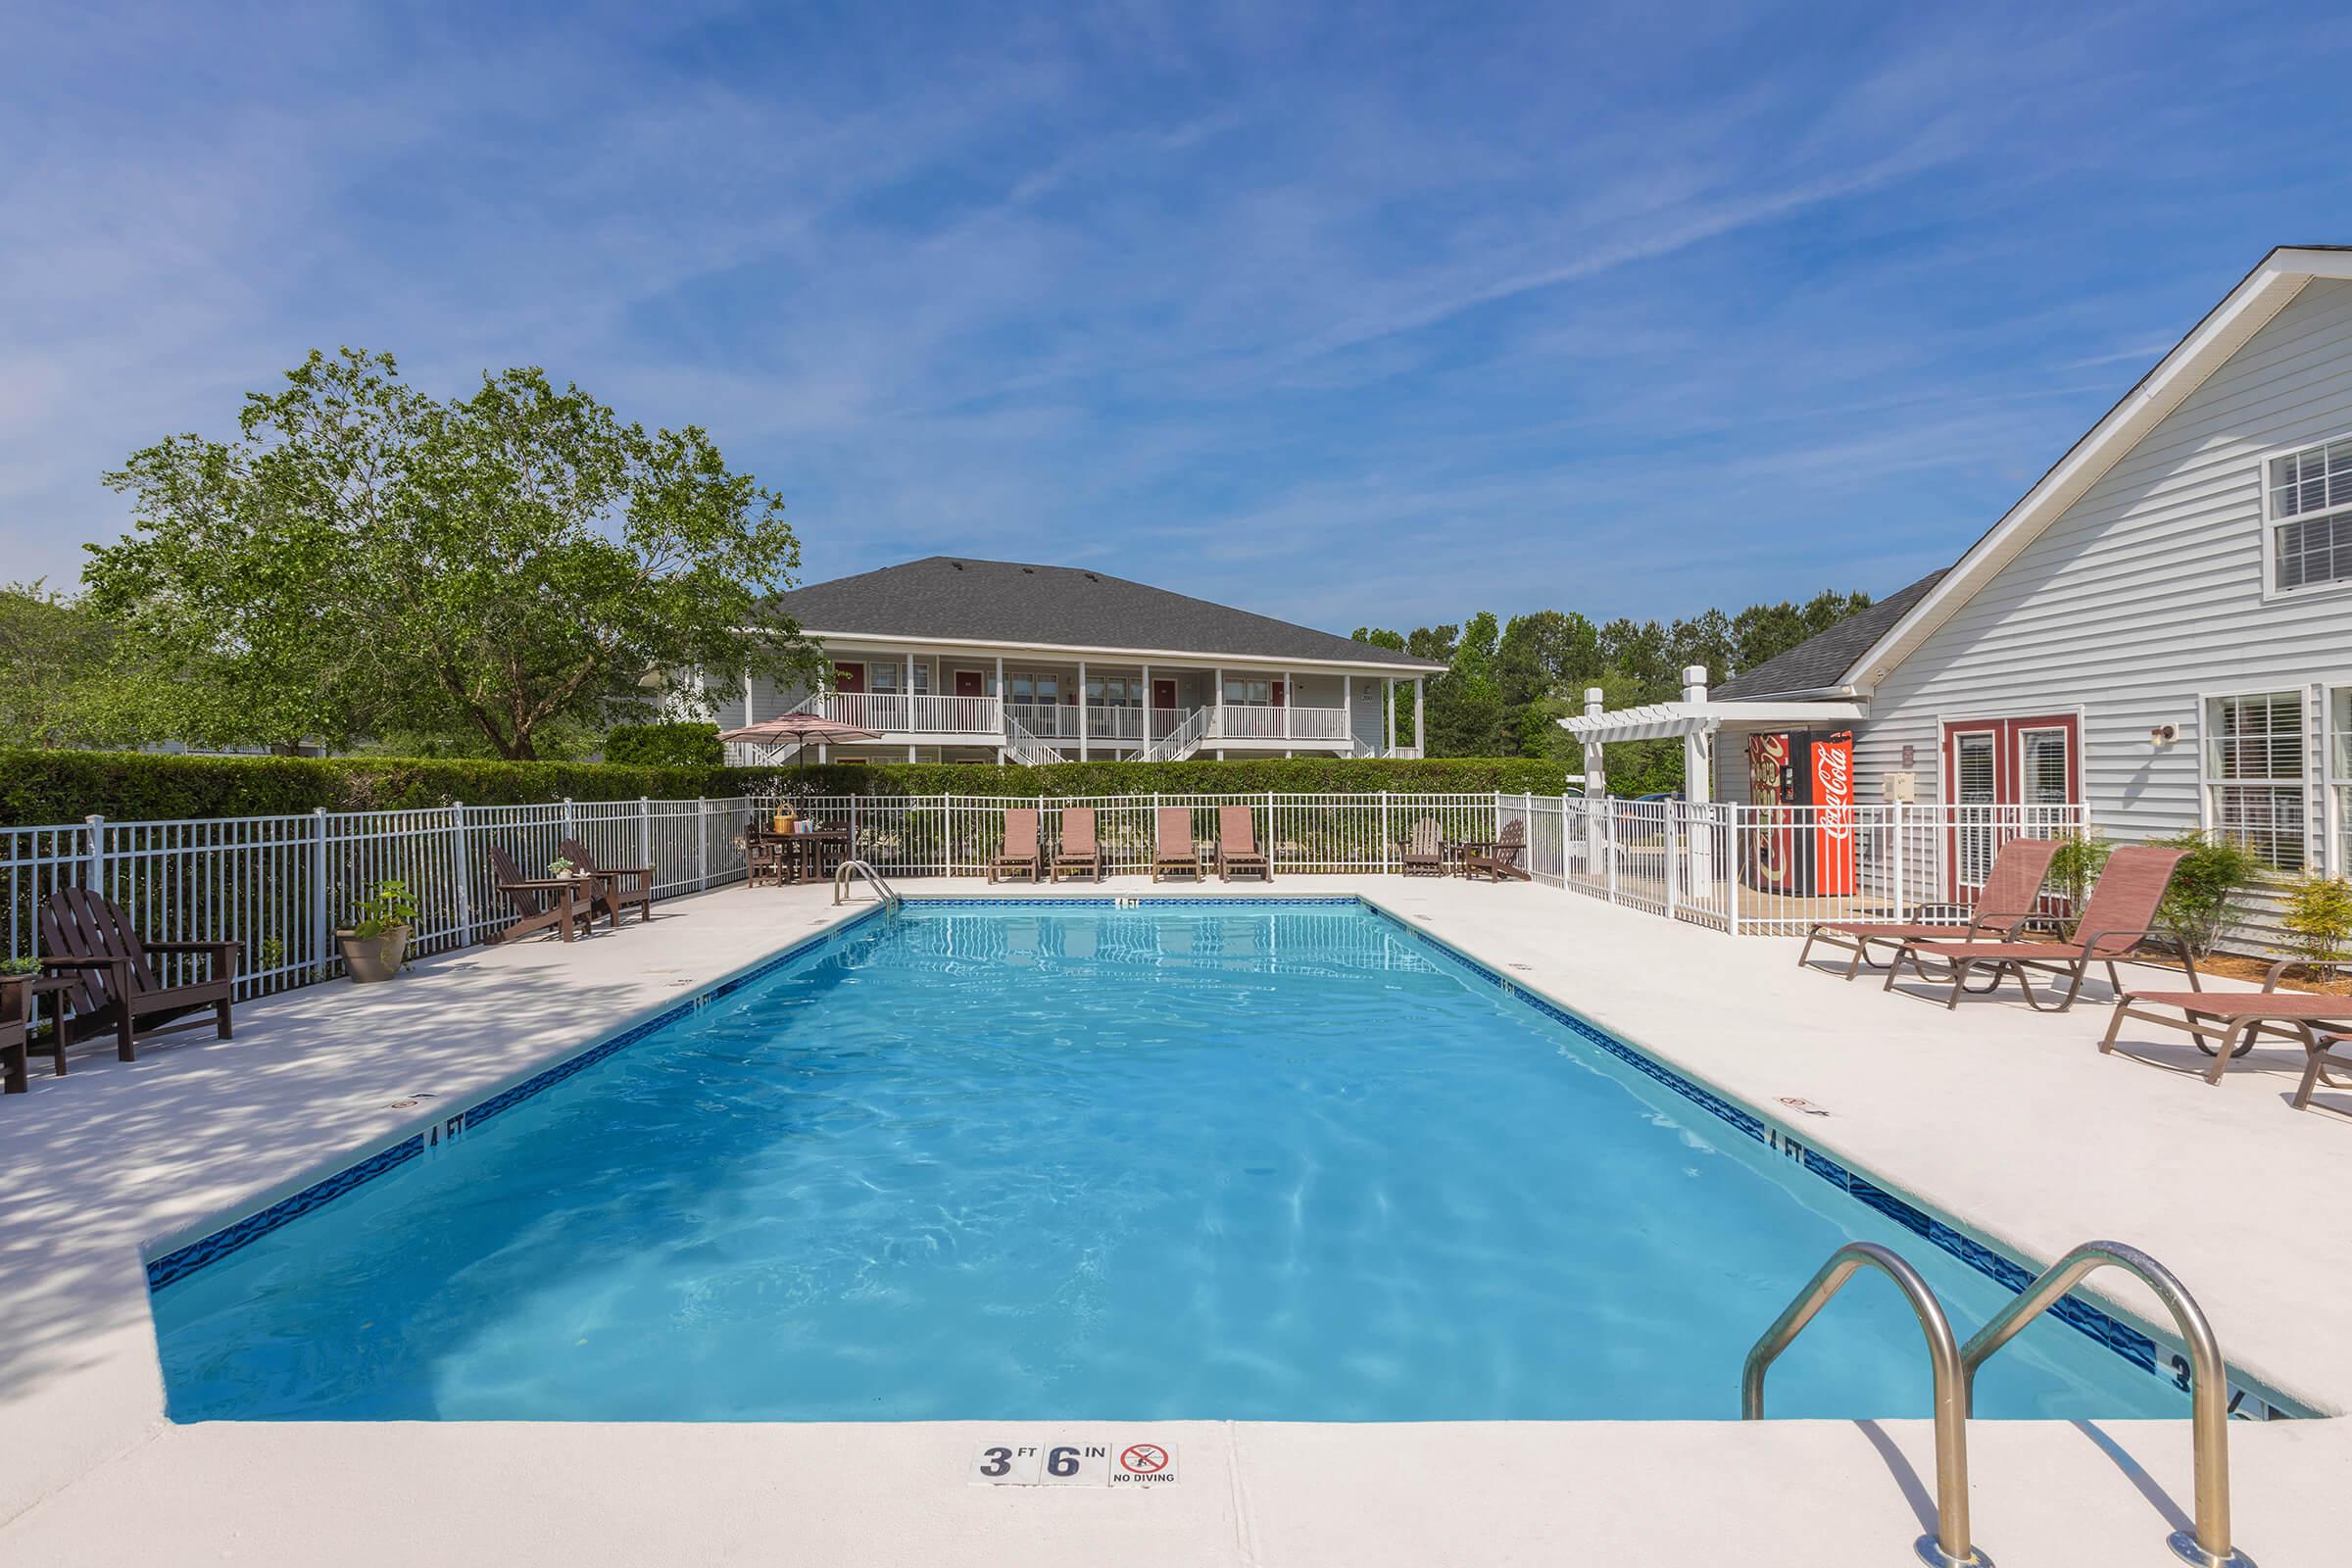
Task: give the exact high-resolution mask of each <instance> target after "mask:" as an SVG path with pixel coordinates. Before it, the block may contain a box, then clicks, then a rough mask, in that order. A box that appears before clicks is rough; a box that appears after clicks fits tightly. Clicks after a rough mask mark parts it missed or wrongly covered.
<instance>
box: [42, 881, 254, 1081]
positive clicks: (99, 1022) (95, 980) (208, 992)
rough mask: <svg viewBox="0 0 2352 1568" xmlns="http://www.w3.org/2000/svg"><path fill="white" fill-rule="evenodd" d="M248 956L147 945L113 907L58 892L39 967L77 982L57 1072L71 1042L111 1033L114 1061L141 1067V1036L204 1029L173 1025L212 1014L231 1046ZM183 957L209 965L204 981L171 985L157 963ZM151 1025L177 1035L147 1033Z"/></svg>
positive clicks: (45, 924)
mask: <svg viewBox="0 0 2352 1568" xmlns="http://www.w3.org/2000/svg"><path fill="white" fill-rule="evenodd" d="M244 951H245V945H244V944H243V943H241V942H145V941H142V940H140V937H139V934H138V932H137V931H136V930H134V929H132V927H131V923H130V917H129V916H127V915H125V914H124V913H123V910H122V908H121V907H118V906H117V905H116V904H115V903H114V902H113V901H111V900H109V899H107V898H105V897H103V896H102V895H99V894H96V893H92V892H91V891H90V890H89V889H87V888H59V889H58V890H57V891H56V892H55V893H52V894H50V895H49V897H48V898H46V899H44V900H42V901H41V967H42V968H43V969H45V970H47V971H49V972H50V973H52V974H61V975H67V976H70V977H71V978H72V980H73V985H72V986H71V987H70V988H69V989H68V991H67V993H66V999H65V1000H66V1005H67V1006H69V1007H71V1008H72V1009H73V1020H72V1023H71V1025H69V1024H68V1023H67V1022H66V1021H65V1020H64V1019H63V1018H62V1017H61V1018H60V1020H59V1022H58V1028H59V1030H60V1033H59V1036H58V1042H59V1047H60V1053H59V1055H60V1059H59V1066H60V1067H61V1068H62V1067H63V1065H64V1060H63V1046H64V1043H65V1041H66V1040H67V1039H69V1038H71V1039H74V1040H83V1039H87V1038H88V1037H89V1036H91V1035H94V1034H97V1033H99V1032H100V1031H101V1030H104V1029H108V1028H112V1029H113V1030H114V1032H115V1054H116V1055H118V1056H120V1057H122V1058H123V1060H124V1061H136V1060H138V1041H139V1039H140V1038H141V1036H142V1035H150V1036H152V1035H158V1034H170V1033H172V1032H173V1031H174V1030H178V1029H192V1028H197V1027H200V1026H201V1025H202V1023H203V1021H204V1020H203V1019H201V1018H198V1019H195V1020H193V1021H191V1022H188V1023H175V1022H173V1020H175V1019H180V1018H185V1017H187V1016H188V1015H189V1014H190V1013H203V1012H210V1013H211V1014H212V1015H213V1023H214V1026H215V1027H216V1028H217V1029H218V1030H219V1031H220V1036H221V1039H223V1040H226V1039H228V1038H230V1034H229V1016H228V1009H229V997H230V992H231V990H232V988H233V987H234V986H235V984H236V978H237V959H238V957H239V956H241V955H242V954H243V953H244ZM178 953H188V954H201V955H204V956H207V957H209V958H210V959H211V962H210V964H209V965H208V969H209V972H208V973H207V974H206V976H205V978H203V979H201V980H190V981H178V982H167V981H166V980H165V979H164V977H163V976H162V975H161V974H159V973H158V972H157V970H156V967H155V964H154V962H153V961H152V955H156V954H178ZM151 1023H152V1024H170V1025H172V1027H171V1028H169V1029H148V1028H145V1027H144V1026H145V1025H148V1024H151Z"/></svg>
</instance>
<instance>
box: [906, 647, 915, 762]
mask: <svg viewBox="0 0 2352 1568" xmlns="http://www.w3.org/2000/svg"><path fill="white" fill-rule="evenodd" d="M914 727H915V725H914V650H913V649H911V648H909V649H907V728H908V729H913V728H914ZM907 760H908V761H909V762H911V761H913V760H914V748H913V747H911V746H909V747H907Z"/></svg>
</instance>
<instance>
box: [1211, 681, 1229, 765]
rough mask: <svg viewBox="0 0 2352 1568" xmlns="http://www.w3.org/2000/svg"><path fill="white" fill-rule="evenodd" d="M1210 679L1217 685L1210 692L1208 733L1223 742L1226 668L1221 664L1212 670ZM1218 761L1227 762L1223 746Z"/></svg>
mask: <svg viewBox="0 0 2352 1568" xmlns="http://www.w3.org/2000/svg"><path fill="white" fill-rule="evenodd" d="M1208 678H1209V679H1210V680H1212V681H1214V682H1215V683H1216V684H1215V685H1213V686H1211V687H1210V688H1209V692H1208V731H1207V732H1208V733H1209V734H1211V735H1214V736H1215V737H1216V738H1217V739H1218V740H1223V739H1224V738H1225V666H1224V665H1223V664H1219V665H1218V666H1217V667H1216V668H1214V669H1212V670H1210V671H1209V672H1208ZM1217 760H1218V761H1220V762H1222V761H1223V760H1225V749H1224V748H1223V747H1222V746H1220V747H1218V748H1217Z"/></svg>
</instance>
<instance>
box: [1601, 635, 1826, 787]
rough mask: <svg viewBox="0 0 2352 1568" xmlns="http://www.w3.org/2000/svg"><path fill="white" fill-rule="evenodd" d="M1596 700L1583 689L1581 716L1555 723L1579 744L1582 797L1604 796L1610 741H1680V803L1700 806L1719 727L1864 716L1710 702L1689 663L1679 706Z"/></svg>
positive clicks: (1812, 707) (1796, 725)
mask: <svg viewBox="0 0 2352 1568" xmlns="http://www.w3.org/2000/svg"><path fill="white" fill-rule="evenodd" d="M1601 702H1602V698H1601V691H1600V688H1599V687H1597V686H1588V687H1586V688H1585V711H1584V712H1583V713H1582V714H1580V715H1578V716H1576V717H1574V718H1563V719H1561V720H1560V721H1559V724H1560V728H1562V729H1564V730H1566V731H1567V732H1568V733H1569V734H1571V735H1573V736H1575V737H1576V738H1577V739H1578V740H1579V741H1581V742H1583V743H1584V748H1585V794H1586V795H1587V796H1588V797H1591V796H1595V795H1605V794H1607V793H1608V777H1607V772H1606V769H1605V766H1604V764H1603V762H1602V755H1603V748H1604V747H1606V746H1607V744H1608V743H1609V742H1610V741H1663V740H1675V739H1680V740H1681V741H1682V743H1683V799H1684V800H1686V801H1689V802H1691V803H1692V804H1693V805H1703V804H1705V803H1706V802H1707V801H1709V800H1712V799H1713V798H1714V793H1715V733H1716V731H1718V730H1720V729H1722V728H1723V726H1724V725H1726V724H1731V725H1733V726H1734V727H1736V728H1738V729H1742V730H1758V729H1761V730H1770V729H1810V728H1812V727H1814V726H1816V725H1820V724H1825V723H1828V724H1851V723H1855V722H1857V721H1859V720H1860V719H1862V718H1863V717H1864V716H1865V710H1864V709H1863V707H1862V705H1861V704H1860V703H1834V702H1833V703H1810V702H1806V703H1792V702H1762V703H1742V702H1729V703H1719V702H1710V701H1709V700H1708V698H1707V666H1706V665H1704V664H1691V665H1689V666H1688V667H1686V668H1685V669H1684V670H1683V698H1682V701H1681V702H1679V703H1643V704H1642V706H1641V707H1639V708H1620V709H1617V710H1615V711H1608V710H1604V709H1603V708H1602V707H1601Z"/></svg>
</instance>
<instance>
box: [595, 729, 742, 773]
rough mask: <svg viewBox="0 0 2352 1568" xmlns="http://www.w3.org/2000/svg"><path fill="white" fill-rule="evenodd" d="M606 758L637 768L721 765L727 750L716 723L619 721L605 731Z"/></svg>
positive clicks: (723, 762)
mask: <svg viewBox="0 0 2352 1568" xmlns="http://www.w3.org/2000/svg"><path fill="white" fill-rule="evenodd" d="M605 760H606V761H608V762H619V763H625V764H629V765H633V766H637V767H721V766H724V765H725V763H726V760H727V749H726V747H725V746H723V745H721V744H720V742H719V739H718V726H717V725H716V724H615V725H613V727H612V728H611V729H609V730H607V731H606V732H605Z"/></svg>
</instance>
